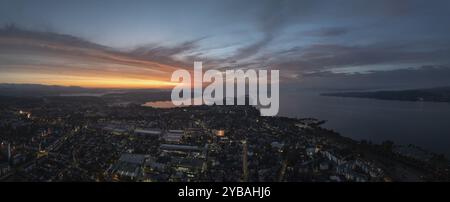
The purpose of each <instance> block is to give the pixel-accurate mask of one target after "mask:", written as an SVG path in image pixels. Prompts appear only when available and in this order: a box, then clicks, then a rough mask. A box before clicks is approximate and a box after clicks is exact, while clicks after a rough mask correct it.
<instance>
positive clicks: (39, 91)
mask: <svg viewBox="0 0 450 202" xmlns="http://www.w3.org/2000/svg"><path fill="white" fill-rule="evenodd" d="M95 92H100V89H87V88H82V87H78V86H50V85H40V84H0V95H2V96H13V97H41V96H57V95H61V94H71V93H95Z"/></svg>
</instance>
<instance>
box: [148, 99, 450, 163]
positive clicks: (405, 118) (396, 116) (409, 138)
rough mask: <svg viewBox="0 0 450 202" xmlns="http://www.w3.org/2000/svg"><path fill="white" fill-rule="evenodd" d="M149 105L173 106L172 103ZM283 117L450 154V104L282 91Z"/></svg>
mask: <svg viewBox="0 0 450 202" xmlns="http://www.w3.org/2000/svg"><path fill="white" fill-rule="evenodd" d="M146 106H153V107H164V108H168V107H173V105H172V104H171V102H170V101H169V102H154V103H147V104H146ZM279 115H280V116H287V117H295V118H306V117H313V118H317V119H321V120H327V122H326V123H325V124H324V127H326V128H329V129H333V130H335V131H337V132H339V133H340V134H342V135H343V136H347V137H350V138H352V139H355V140H362V139H366V140H370V141H372V142H375V143H380V142H382V141H384V140H392V141H394V142H395V143H397V144H414V145H418V146H421V147H423V148H426V149H428V150H430V151H434V152H438V153H444V154H446V155H447V156H450V103H433V102H405V101H387V100H376V99H365V98H342V97H328V96H320V95H319V94H318V93H312V92H294V91H291V92H281V93H280V112H279Z"/></svg>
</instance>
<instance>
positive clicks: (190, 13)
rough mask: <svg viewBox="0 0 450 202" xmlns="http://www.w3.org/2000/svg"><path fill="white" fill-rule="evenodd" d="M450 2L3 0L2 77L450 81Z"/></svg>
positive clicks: (112, 81) (150, 81) (145, 82)
mask: <svg viewBox="0 0 450 202" xmlns="http://www.w3.org/2000/svg"><path fill="white" fill-rule="evenodd" d="M449 11H450V1H446V0H433V1H425V0H422V1H420V0H378V1H373V0H328V1H323V0H311V1H306V0H292V1H283V0H272V1H271V0H239V1H238V0H221V1H219V0H164V1H162V0H161V1H151V0H145V1H144V0H143V1H139V0H128V1H126V0H89V1H88V0H77V1H75V0H59V1H57V0H40V1H32V0H0V27H1V28H0V83H37V84H50V85H66V86H69V85H74V86H83V87H106V88H109V87H115V88H116V87H117V88H164V87H171V86H173V83H172V82H170V75H171V73H172V72H173V71H174V70H176V69H180V68H182V69H192V66H193V62H194V61H203V64H204V67H205V68H206V69H218V70H226V69H239V68H242V69H249V68H254V69H279V70H280V81H281V83H282V85H283V86H294V87H302V88H311V89H316V88H317V89H332V88H338V89H352V88H362V89H374V88H412V87H433V86H440V85H450V79H448V78H450V71H449V68H450V26H448V22H450V12H449Z"/></svg>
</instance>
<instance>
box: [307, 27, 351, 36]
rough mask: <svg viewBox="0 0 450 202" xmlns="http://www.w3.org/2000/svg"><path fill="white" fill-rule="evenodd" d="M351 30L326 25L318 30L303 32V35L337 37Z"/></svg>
mask: <svg viewBox="0 0 450 202" xmlns="http://www.w3.org/2000/svg"><path fill="white" fill-rule="evenodd" d="M349 31H350V29H349V28H346V27H326V28H321V29H317V30H311V31H307V32H303V33H302V35H305V36H315V37H335V36H341V35H344V34H346V33H348V32H349Z"/></svg>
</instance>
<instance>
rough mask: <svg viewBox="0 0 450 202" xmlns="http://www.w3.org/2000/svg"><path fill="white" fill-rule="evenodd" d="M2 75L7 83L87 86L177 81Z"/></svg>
mask: <svg viewBox="0 0 450 202" xmlns="http://www.w3.org/2000/svg"><path fill="white" fill-rule="evenodd" d="M1 77H5V78H9V80H10V81H9V82H7V83H30V84H31V83H32V84H43V85H58V86H80V87H85V88H123V89H127V88H130V89H131V88H133V89H144V88H172V87H173V86H175V85H177V83H174V82H170V81H164V80H162V79H159V78H151V79H137V78H118V77H95V76H70V75H51V74H26V75H24V74H3V75H0V79H1Z"/></svg>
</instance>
